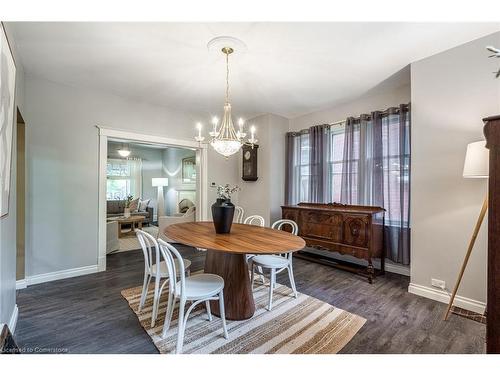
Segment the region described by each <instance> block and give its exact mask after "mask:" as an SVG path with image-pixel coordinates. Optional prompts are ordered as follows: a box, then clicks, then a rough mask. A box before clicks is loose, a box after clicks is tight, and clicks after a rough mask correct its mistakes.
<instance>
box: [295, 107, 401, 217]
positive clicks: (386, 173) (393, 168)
mask: <svg viewBox="0 0 500 375" xmlns="http://www.w3.org/2000/svg"><path fill="white" fill-rule="evenodd" d="M405 129H406V130H405ZM402 131H409V120H407V123H406V124H405V126H403V127H402V126H400V124H399V116H398V115H388V116H384V117H383V118H382V141H381V144H380V141H379V142H378V145H377V146H375V140H374V135H373V127H372V122H371V121H370V120H369V119H368V120H367V119H364V120H362V121H358V122H356V123H355V124H354V128H353V132H352V140H350V142H349V144H350V145H351V146H350V148H351V149H350V153H348V154H349V156H348V159H344V157H345V155H344V145H345V137H346V123H345V122H341V123H337V124H335V125H332V126H330V127H328V128H327V131H326V135H327V139H326V144H327V146H326V147H327V155H325V157H326V161H327V165H326V167H325V173H326V194H325V202H342V203H350V204H360V205H381V206H384V208H385V209H386V210H387V213H386V215H385V216H386V223H387V224H388V225H392V224H394V225H399V223H403V224H407V220H408V219H407V218H408V217H409V215H408V210H409V188H410V187H409V184H410V144H409V136H402V135H401V134H400V132H402ZM375 147H379V150H380V147H381V148H382V150H381V152H382V161H381V163H382V177H381V178H382V180H381V181H383V189H382V191H383V197H382V195H381V194H379V195H377V193H379V190H380V189H378V188H377V187H374V173H375V172H374V170H375V169H376V168H375V166H376V165H377V163H379V164H380V161H377V160H375V150H374V148H375ZM309 152H310V145H309V133H307V132H303V133H301V134H299V135H297V136H295V138H294V152H293V155H294V156H293V157H294V168H293V170H294V172H293V186H292V190H293V198H294V199H293V201H292V202H290V204H297V203H299V202H310V194H309V191H310V184H311V174H310V171H311V168H310V159H309ZM379 152H380V151H379ZM401 163H403V168H400V165H401ZM343 177H344V178H345V179H346V180H349V184H348V185H347V186H348V190H349V191H348V194H349V199H347V198H346V197H344V198H342V197H341V192H342V178H343ZM342 199H343V200H342Z"/></svg>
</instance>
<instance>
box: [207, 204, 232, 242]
mask: <svg viewBox="0 0 500 375" xmlns="http://www.w3.org/2000/svg"><path fill="white" fill-rule="evenodd" d="M233 217H234V204H232V203H231V200H230V199H221V198H217V201H216V202H215V203H214V204H212V218H213V220H214V227H215V232H216V233H219V234H222V233H229V232H230V231H231V225H232V224H233Z"/></svg>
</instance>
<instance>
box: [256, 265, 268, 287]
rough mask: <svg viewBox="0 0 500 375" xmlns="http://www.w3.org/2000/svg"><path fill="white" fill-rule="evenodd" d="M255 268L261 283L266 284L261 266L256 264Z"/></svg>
mask: <svg viewBox="0 0 500 375" xmlns="http://www.w3.org/2000/svg"><path fill="white" fill-rule="evenodd" d="M257 270H258V271H259V273H260V281H261V282H262V285H265V284H266V278H265V277H264V271H263V270H262V267H261V266H258V267H257Z"/></svg>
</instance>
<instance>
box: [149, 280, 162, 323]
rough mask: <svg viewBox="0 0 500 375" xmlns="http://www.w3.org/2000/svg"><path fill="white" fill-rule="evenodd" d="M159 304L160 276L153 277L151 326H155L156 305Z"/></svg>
mask: <svg viewBox="0 0 500 375" xmlns="http://www.w3.org/2000/svg"><path fill="white" fill-rule="evenodd" d="M159 304H160V278H159V277H155V294H154V297H153V311H152V312H151V327H154V326H155V323H156V317H157V315H158V306H159Z"/></svg>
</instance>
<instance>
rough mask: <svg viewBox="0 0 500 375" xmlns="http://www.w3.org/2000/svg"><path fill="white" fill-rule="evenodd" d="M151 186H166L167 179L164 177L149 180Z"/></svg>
mask: <svg viewBox="0 0 500 375" xmlns="http://www.w3.org/2000/svg"><path fill="white" fill-rule="evenodd" d="M151 185H153V186H168V178H166V177H153V178H152V179H151Z"/></svg>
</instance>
